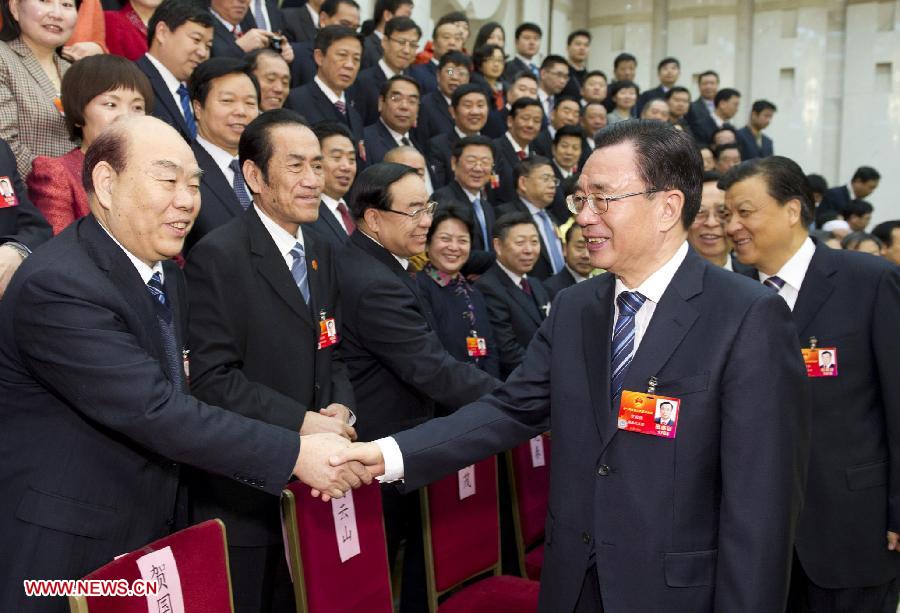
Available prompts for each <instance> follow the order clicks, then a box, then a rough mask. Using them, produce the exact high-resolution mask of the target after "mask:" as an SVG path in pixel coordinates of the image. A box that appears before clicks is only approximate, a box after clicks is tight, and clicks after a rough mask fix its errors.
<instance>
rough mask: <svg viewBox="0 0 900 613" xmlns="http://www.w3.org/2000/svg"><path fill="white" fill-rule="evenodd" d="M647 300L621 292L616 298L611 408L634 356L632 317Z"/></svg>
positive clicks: (638, 295) (639, 295) (640, 296)
mask: <svg viewBox="0 0 900 613" xmlns="http://www.w3.org/2000/svg"><path fill="white" fill-rule="evenodd" d="M646 299H647V298H646V297H645V296H643V295H641V294H639V293H638V292H622V293H621V294H619V296H618V298H616V304H617V305H618V307H619V319H618V320H617V321H616V327H615V329H614V330H613V340H612V377H611V379H610V386H609V389H610V391H611V392H612V400H613V408H615V401H616V398H618V397H619V394H621V393H622V385H623V383H624V382H625V373H626V372H628V365H629V364H631V358H632V357H633V354H634V317H635V315H637V312H638V311H639V310H640V308H641V306H642V305H643V304H644V301H645V300H646Z"/></svg>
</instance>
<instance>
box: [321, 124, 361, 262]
mask: <svg viewBox="0 0 900 613" xmlns="http://www.w3.org/2000/svg"><path fill="white" fill-rule="evenodd" d="M313 132H315V133H316V136H317V137H318V138H319V146H320V147H321V148H322V169H323V170H324V175H325V177H324V180H325V184H324V187H323V188H322V202H321V204H319V217H318V219H316V220H315V221H314V222H313V223H312V224H310V227H311V228H312V229H313V230H315V231H316V232H318V234H319V235H320V236H322V237H323V238H324V239H325V240H327V241H328V242H329V243H330V244H331V246H332V248H333V250H334V251H337V250H338V249H340V248H341V247H343V246H344V244H345V243H346V242H347V237H349V236H350V235H351V234H353V231H354V230H355V229H356V222H355V221H354V220H353V215H351V214H350V209H349V207H348V205H347V201H346V200H345V199H344V196H346V195H347V192H348V191H349V190H350V186H351V185H353V180H354V179H355V178H356V147H355V146H354V145H353V141H352V140H351V137H350V130H349V129H348V128H347V126H345V125H344V124H342V123H339V122H337V121H325V122H322V123H320V124H319V125H317V126H316V127H315V128H313Z"/></svg>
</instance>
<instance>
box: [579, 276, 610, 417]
mask: <svg viewBox="0 0 900 613" xmlns="http://www.w3.org/2000/svg"><path fill="white" fill-rule="evenodd" d="M585 283H596V284H597V292H596V299H595V300H594V301H593V302H590V303H588V304H587V305H586V306H585V307H584V310H583V311H582V312H581V326H582V329H583V330H584V343H583V345H584V361H585V364H586V366H587V371H588V373H589V376H588V386H589V388H590V391H591V406H592V407H593V408H594V418H595V419H596V421H597V431H598V432H600V433H601V434H602V433H603V430H604V427H605V426H606V424H607V420H608V419H609V414H610V400H609V396H610V391H609V379H610V351H609V346H610V345H609V344H610V339H612V329H613V328H612V327H613V313H614V311H613V292H614V291H615V285H616V278H615V276H614V275H612V274H609V273H607V274H604V275H602V276H600V277H599V278H598V279H597V281H585Z"/></svg>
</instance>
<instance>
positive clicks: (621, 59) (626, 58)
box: [613, 53, 637, 70]
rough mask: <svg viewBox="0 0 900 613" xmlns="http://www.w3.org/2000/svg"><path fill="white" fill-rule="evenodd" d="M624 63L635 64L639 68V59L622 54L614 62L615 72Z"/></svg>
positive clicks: (628, 54)
mask: <svg viewBox="0 0 900 613" xmlns="http://www.w3.org/2000/svg"><path fill="white" fill-rule="evenodd" d="M622 62H634V65H635V66H637V58H636V57H634V56H633V55H631V54H630V53H620V54H619V55H617V56H616V59H614V60H613V70H615V69H616V68H618V67H619V64H621V63H622Z"/></svg>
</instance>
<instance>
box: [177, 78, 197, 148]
mask: <svg viewBox="0 0 900 613" xmlns="http://www.w3.org/2000/svg"><path fill="white" fill-rule="evenodd" d="M178 98H179V99H180V100H181V110H182V112H184V123H185V124H186V125H187V130H188V134H190V135H191V138H192V139H194V138H197V122H196V121H194V113H193V111H192V110H191V96H190V94H189V93H188V89H187V87H185V86H184V83H182V84H180V85H179V86H178Z"/></svg>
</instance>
